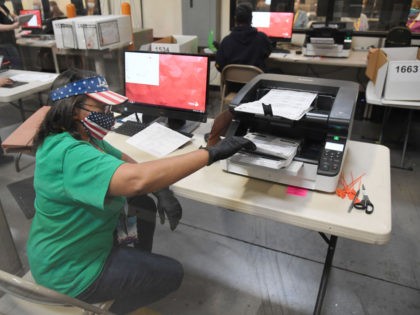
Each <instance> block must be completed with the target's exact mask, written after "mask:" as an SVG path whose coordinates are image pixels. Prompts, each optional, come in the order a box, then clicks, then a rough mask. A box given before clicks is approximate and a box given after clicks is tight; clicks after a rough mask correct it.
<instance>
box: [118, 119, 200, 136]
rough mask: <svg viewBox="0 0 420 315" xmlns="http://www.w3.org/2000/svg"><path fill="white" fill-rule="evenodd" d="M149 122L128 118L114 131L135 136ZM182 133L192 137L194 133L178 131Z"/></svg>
mask: <svg viewBox="0 0 420 315" xmlns="http://www.w3.org/2000/svg"><path fill="white" fill-rule="evenodd" d="M147 126H148V124H143V123H140V122H136V121H132V120H128V121H125V122H123V123H122V125H120V126H118V127H117V128H115V129H113V130H112V131H114V132H116V133H119V134H122V135H125V136H129V137H131V136H134V135H135V134H136V133H138V132H140V131H142V130H143V129H144V128H146V127H147ZM177 132H179V133H180V134H182V135H184V136H186V137H188V138H192V137H193V136H194V135H193V134H192V133H190V132H184V131H177Z"/></svg>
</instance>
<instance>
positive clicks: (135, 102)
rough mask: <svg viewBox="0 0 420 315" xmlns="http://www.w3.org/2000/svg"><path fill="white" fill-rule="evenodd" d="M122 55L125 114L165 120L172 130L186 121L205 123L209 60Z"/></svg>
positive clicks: (188, 56) (140, 53)
mask: <svg viewBox="0 0 420 315" xmlns="http://www.w3.org/2000/svg"><path fill="white" fill-rule="evenodd" d="M124 54H125V58H124V59H125V75H124V76H125V82H124V86H125V95H126V96H127V97H128V102H127V103H126V105H125V111H128V112H130V113H135V112H138V113H142V114H143V117H145V115H146V116H152V117H166V118H168V126H169V127H170V128H172V129H175V130H176V129H178V128H179V129H181V128H182V126H183V125H184V124H185V122H186V121H194V122H205V121H206V120H207V104H208V86H209V68H210V67H209V57H208V56H204V55H196V54H180V53H164V52H149V51H126V52H125V53H124ZM184 131H186V132H191V131H192V130H184Z"/></svg>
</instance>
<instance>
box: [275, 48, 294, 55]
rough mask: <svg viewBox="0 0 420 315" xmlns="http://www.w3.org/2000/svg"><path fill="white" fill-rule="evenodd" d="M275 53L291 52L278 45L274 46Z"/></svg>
mask: <svg viewBox="0 0 420 315" xmlns="http://www.w3.org/2000/svg"><path fill="white" fill-rule="evenodd" d="M273 53H280V54H290V50H289V49H284V48H277V47H276V48H273Z"/></svg>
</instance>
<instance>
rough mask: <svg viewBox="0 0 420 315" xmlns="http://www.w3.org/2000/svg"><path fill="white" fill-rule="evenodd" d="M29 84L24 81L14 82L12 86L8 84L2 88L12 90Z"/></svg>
mask: <svg viewBox="0 0 420 315" xmlns="http://www.w3.org/2000/svg"><path fill="white" fill-rule="evenodd" d="M27 83H28V82H23V81H13V83H12V84H6V85H3V86H2V87H4V88H8V89H11V88H14V87H17V86H21V85H24V84H27Z"/></svg>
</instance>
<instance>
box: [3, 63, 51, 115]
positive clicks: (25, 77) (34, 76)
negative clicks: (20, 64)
mask: <svg viewBox="0 0 420 315" xmlns="http://www.w3.org/2000/svg"><path fill="white" fill-rule="evenodd" d="M16 76H19V80H18V81H24V82H28V83H26V84H24V85H20V86H16V87H13V88H5V87H0V102H2V103H10V104H12V105H13V106H14V107H16V108H18V109H19V111H20V114H21V117H22V120H25V109H24V108H23V103H22V99H23V98H25V97H29V96H33V95H34V94H35V93H38V94H39V93H40V92H42V91H45V90H48V89H49V88H50V87H51V85H52V83H53V82H54V80H55V78H56V77H57V76H58V74H56V73H46V72H36V71H25V70H8V71H5V72H1V73H0V77H3V78H4V77H12V78H13V77H16ZM16 102H17V103H16ZM39 103H40V106H42V105H44V104H42V99H41V95H40V94H39Z"/></svg>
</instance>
